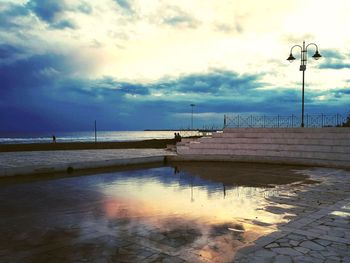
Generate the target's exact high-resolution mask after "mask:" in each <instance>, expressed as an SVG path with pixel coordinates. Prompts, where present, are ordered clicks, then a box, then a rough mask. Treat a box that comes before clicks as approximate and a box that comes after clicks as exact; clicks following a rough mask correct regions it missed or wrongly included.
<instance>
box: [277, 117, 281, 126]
mask: <svg viewBox="0 0 350 263" xmlns="http://www.w3.org/2000/svg"><path fill="white" fill-rule="evenodd" d="M279 127H280V115H279V114H278V115H277V128H279Z"/></svg>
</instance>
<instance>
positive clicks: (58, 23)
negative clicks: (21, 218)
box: [0, 0, 350, 131]
mask: <svg viewBox="0 0 350 263" xmlns="http://www.w3.org/2000/svg"><path fill="white" fill-rule="evenodd" d="M348 10H350V1H348V0H333V1H318V0H300V1H299V0H283V1H281V0H264V1H258V0H255V1H253V0H244V1H236V0H219V1H214V0H177V1H172V0H99V1H92V0H90V1H89V0H29V1H28V0H0V123H1V125H0V131H35V130H41V131H63V130H72V131H79V130H89V129H91V127H92V125H93V121H94V120H97V122H98V125H99V128H100V129H104V130H138V129H152V128H157V129H161V128H188V127H189V126H190V122H191V107H190V104H191V103H194V104H195V105H196V106H195V107H194V112H195V115H194V116H195V126H196V127H202V126H203V125H207V126H208V125H214V124H220V125H222V122H223V115H224V114H265V115H273V114H281V115H283V114H295V115H299V114H300V108H301V103H300V101H301V72H300V71H299V64H300V59H299V57H300V49H298V48H295V49H293V55H294V56H295V57H296V58H297V60H296V61H294V62H293V63H291V64H290V63H289V62H288V61H286V58H287V57H288V55H289V52H290V49H291V47H292V46H293V45H295V44H299V45H301V44H302V42H303V40H305V41H306V44H308V43H312V42H313V43H316V44H317V45H318V47H319V51H320V53H321V55H322V56H323V58H322V59H321V60H318V61H314V60H313V59H312V58H311V56H312V55H313V54H314V52H315V47H314V46H312V45H310V46H309V49H308V55H309V60H308V65H307V71H306V93H305V96H306V97H305V99H306V105H305V110H306V113H310V114H311V113H341V114H347V113H349V111H350V105H349V104H350V103H349V101H350V100H349V99H350V74H349V70H350V58H349V55H350V35H349V34H348V33H347V32H348V31H349V29H348V27H349V25H350V17H349V15H348Z"/></svg>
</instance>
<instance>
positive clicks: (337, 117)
mask: <svg viewBox="0 0 350 263" xmlns="http://www.w3.org/2000/svg"><path fill="white" fill-rule="evenodd" d="M335 118H336V124H335V127H337V126H338V125H339V113H337V115H336V117H335Z"/></svg>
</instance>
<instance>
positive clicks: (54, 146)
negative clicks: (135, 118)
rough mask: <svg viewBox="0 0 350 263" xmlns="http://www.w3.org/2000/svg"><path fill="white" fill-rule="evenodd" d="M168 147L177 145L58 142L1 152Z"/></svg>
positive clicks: (5, 147)
mask: <svg viewBox="0 0 350 263" xmlns="http://www.w3.org/2000/svg"><path fill="white" fill-rule="evenodd" d="M167 145H175V140H174V139H151V140H142V141H122V142H96V143H95V142H57V143H25V144H0V152H22V151H57V150H92V149H146V148H153V149H165V148H166V147H167Z"/></svg>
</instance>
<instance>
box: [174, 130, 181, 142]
mask: <svg viewBox="0 0 350 263" xmlns="http://www.w3.org/2000/svg"><path fill="white" fill-rule="evenodd" d="M174 140H175V143H176V142H181V135H180V133H176V132H175V133H174Z"/></svg>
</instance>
